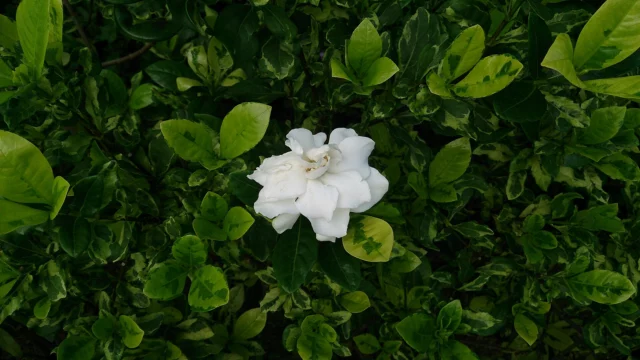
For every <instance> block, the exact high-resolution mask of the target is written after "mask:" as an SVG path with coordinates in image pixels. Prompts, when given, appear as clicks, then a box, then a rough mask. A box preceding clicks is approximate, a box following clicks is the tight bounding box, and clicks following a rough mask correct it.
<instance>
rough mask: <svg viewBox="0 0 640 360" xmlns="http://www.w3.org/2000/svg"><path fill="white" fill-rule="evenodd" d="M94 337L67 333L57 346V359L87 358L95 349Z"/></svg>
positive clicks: (91, 356)
mask: <svg viewBox="0 0 640 360" xmlns="http://www.w3.org/2000/svg"><path fill="white" fill-rule="evenodd" d="M96 342H97V341H96V339H94V338H93V337H90V336H77V335H69V336H68V337H67V338H66V339H64V340H63V341H62V342H61V343H60V346H58V351H57V352H58V360H87V359H91V358H93V354H95V351H96Z"/></svg>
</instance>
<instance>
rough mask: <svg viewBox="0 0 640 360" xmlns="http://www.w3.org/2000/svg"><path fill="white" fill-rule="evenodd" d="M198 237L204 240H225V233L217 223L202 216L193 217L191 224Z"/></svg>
mask: <svg viewBox="0 0 640 360" xmlns="http://www.w3.org/2000/svg"><path fill="white" fill-rule="evenodd" d="M191 225H192V226H193V230H194V231H195V232H196V235H198V237H199V238H201V239H205V240H215V241H225V240H227V233H226V232H225V231H224V229H222V228H220V227H219V226H218V225H216V224H214V223H212V222H210V221H209V220H205V219H202V218H198V219H193V222H192V224H191Z"/></svg>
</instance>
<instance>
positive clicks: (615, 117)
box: [578, 106, 626, 145]
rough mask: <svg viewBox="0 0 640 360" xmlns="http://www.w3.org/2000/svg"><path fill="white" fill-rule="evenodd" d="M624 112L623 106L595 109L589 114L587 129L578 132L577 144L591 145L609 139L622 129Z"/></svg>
mask: <svg viewBox="0 0 640 360" xmlns="http://www.w3.org/2000/svg"><path fill="white" fill-rule="evenodd" d="M625 112H626V108H625V107H623V106H612V107H607V108H600V109H596V110H595V111H594V112H593V113H592V114H591V121H590V125H589V127H588V128H586V129H584V130H581V131H580V132H578V134H579V136H578V142H580V143H581V144H587V145H593V144H599V143H602V142H605V141H607V140H609V139H611V138H612V137H614V136H615V135H616V134H617V133H618V130H620V128H621V127H622V124H623V123H624V115H625Z"/></svg>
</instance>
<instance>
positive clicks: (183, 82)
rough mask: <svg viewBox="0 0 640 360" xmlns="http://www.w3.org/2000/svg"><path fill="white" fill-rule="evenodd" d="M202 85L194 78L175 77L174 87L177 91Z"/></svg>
mask: <svg viewBox="0 0 640 360" xmlns="http://www.w3.org/2000/svg"><path fill="white" fill-rule="evenodd" d="M198 86H204V84H202V83H201V82H200V81H198V80H195V79H190V78H186V77H180V76H179V77H177V78H176V87H177V89H178V91H187V90H189V89H191V88H192V87H198Z"/></svg>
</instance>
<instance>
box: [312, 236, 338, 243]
mask: <svg viewBox="0 0 640 360" xmlns="http://www.w3.org/2000/svg"><path fill="white" fill-rule="evenodd" d="M316 240H318V241H331V242H336V237H335V236H324V235H320V234H316Z"/></svg>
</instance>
